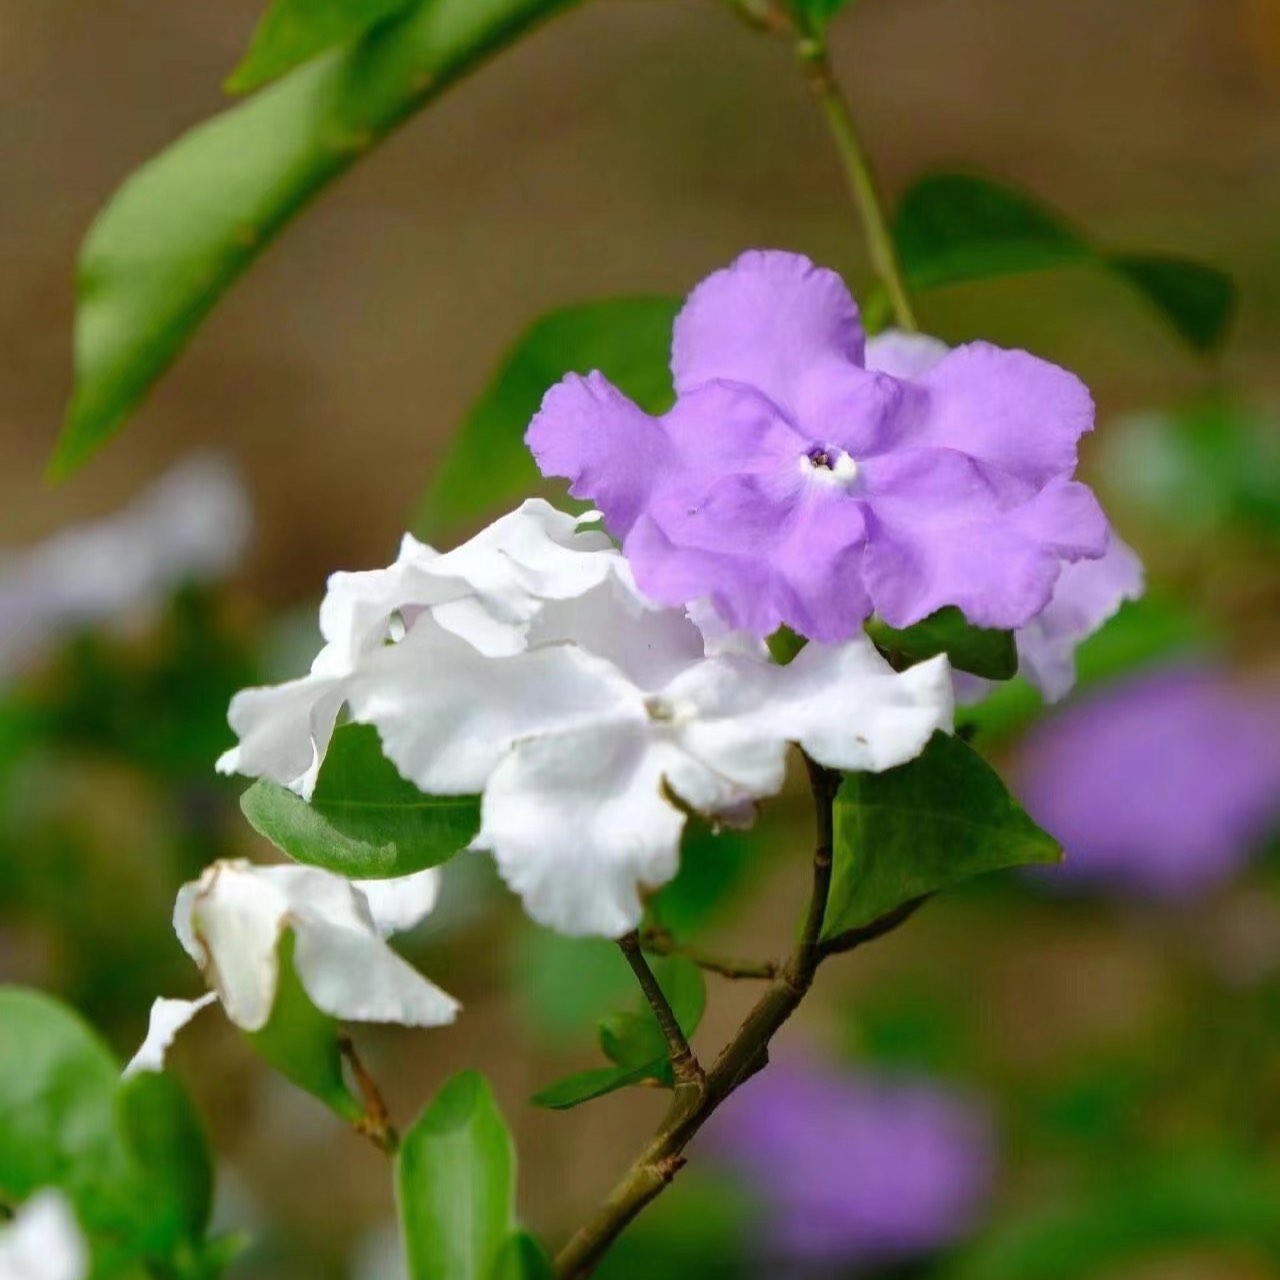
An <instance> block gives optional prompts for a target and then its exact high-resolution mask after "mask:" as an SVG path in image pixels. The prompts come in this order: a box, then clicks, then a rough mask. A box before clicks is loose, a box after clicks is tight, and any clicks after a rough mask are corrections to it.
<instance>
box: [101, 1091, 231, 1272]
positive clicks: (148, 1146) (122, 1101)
mask: <svg viewBox="0 0 1280 1280" xmlns="http://www.w3.org/2000/svg"><path fill="white" fill-rule="evenodd" d="M116 1106H117V1110H118V1113H119V1123H120V1131H121V1133H122V1135H123V1137H124V1142H125V1147H126V1148H127V1149H128V1151H129V1153H130V1154H131V1155H132V1157H133V1159H134V1160H135V1162H136V1163H137V1164H138V1166H139V1167H140V1168H141V1169H143V1170H144V1171H145V1174H146V1183H147V1188H148V1195H147V1209H148V1217H149V1219H150V1225H151V1228H152V1230H153V1232H155V1231H158V1232H159V1233H160V1237H161V1240H166V1239H173V1240H186V1241H188V1242H189V1243H190V1244H191V1245H192V1246H193V1249H194V1248H197V1247H198V1246H199V1244H200V1242H201V1241H202V1240H203V1239H204V1234H205V1231H206V1230H208V1227H209V1214H210V1210H211V1209H212V1205H213V1166H212V1164H211V1162H210V1158H209V1147H208V1142H207V1141H206V1139H205V1135H204V1129H203V1127H202V1126H201V1124H200V1119H199V1117H198V1116H197V1115H196V1111H195V1108H194V1107H193V1106H192V1105H191V1099H190V1097H188V1095H187V1092H186V1090H185V1089H183V1088H182V1086H181V1085H180V1084H179V1083H178V1081H177V1080H176V1079H174V1077H173V1076H170V1075H166V1074H162V1073H157V1072H152V1071H145V1072H142V1073H141V1074H140V1075H136V1076H133V1077H132V1078H130V1079H128V1080H125V1081H123V1082H122V1083H121V1085H120V1088H119V1091H118V1093H117V1098H116Z"/></svg>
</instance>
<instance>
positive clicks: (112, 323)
mask: <svg viewBox="0 0 1280 1280" xmlns="http://www.w3.org/2000/svg"><path fill="white" fill-rule="evenodd" d="M573 2H574V0H418V3H415V4H414V5H413V6H412V7H411V8H409V9H408V10H406V11H405V12H404V13H403V14H401V15H400V16H399V17H396V18H393V19H392V20H390V21H389V22H385V23H382V24H381V25H379V26H378V27H377V28H375V29H374V30H372V31H370V32H369V33H368V35H366V36H365V37H364V38H363V39H362V40H360V41H359V42H358V43H357V44H356V45H355V46H353V47H352V48H351V49H349V50H346V51H344V52H339V53H334V54H332V55H329V56H326V57H323V58H321V59H319V60H318V61H316V62H314V63H311V64H309V65H307V66H304V67H298V68H297V69H295V70H294V71H291V72H290V73H289V74H288V75H287V76H285V78H284V79H282V80H280V81H279V82H278V83H277V84H274V85H272V86H271V87H270V88H268V89H265V90H264V91H263V92H262V93H259V94H256V95H255V96H254V97H252V98H251V99H249V100H248V101H247V102H244V103H241V104H239V105H238V106H235V107H233V108H231V109H230V110H229V111H224V112H223V113H222V114H221V115H218V116H215V117H214V118H213V119H212V120H208V121H206V122H205V123H203V124H201V125H198V126H197V127H196V128H194V129H192V130H191V131H190V132H189V133H187V134H186V135H184V136H183V137H181V138H179V139H178V141H177V142H175V143H173V144H172V145H171V146H170V147H169V148H168V149H167V150H165V151H163V152H161V153H160V154H159V155H158V156H156V157H154V158H153V159H152V160H150V161H148V162H147V163H146V164H145V165H143V167H142V168H141V169H139V170H138V171H137V172H136V173H134V174H133V175H132V176H131V177H130V178H129V179H128V180H127V181H126V182H125V183H124V184H123V185H122V186H121V187H120V189H119V190H118V191H117V192H116V194H115V195H114V196H113V197H112V199H111V202H110V203H109V204H108V205H107V207H106V208H105V209H104V210H103V211H102V213H101V214H100V215H99V216H98V219H97V221H96V222H95V223H94V224H93V226H92V227H91V228H90V230H89V234H88V236H87V237H86V239H85V242H84V246H83V248H82V250H81V255H80V263H79V269H78V282H79V283H78V302H77V310H76V325H75V365H76V374H75V389H74V392H73V394H72V399H71V406H70V408H69V410H68V412H67V418H66V422H65V423H64V425H63V429H62V435H61V437H60V438H59V441H58V444H57V447H56V450H55V452H54V456H53V459H52V461H51V463H50V467H49V470H50V474H51V475H52V476H54V477H55V478H60V477H64V476H66V475H69V474H70V473H71V472H72V471H74V470H75V469H76V468H77V467H78V466H80V465H81V464H82V463H83V462H84V461H85V460H86V459H87V458H88V457H89V455H90V454H92V453H93V452H94V451H95V450H97V449H98V448H99V447H100V446H101V445H102V444H103V443H104V442H105V441H106V440H107V439H108V438H109V437H110V436H111V435H112V434H113V433H114V432H115V431H116V430H117V429H118V428H119V426H120V424H121V423H122V422H123V421H124V419H125V417H126V416H127V415H128V414H129V413H130V412H131V411H132V410H133V409H134V408H135V406H136V405H137V404H138V403H139V401H141V400H142V398H143V397H144V396H145V395H146V393H147V392H148V391H149V390H150V388H151V386H152V384H153V383H154V382H155V381H156V379H157V378H159V377H160V375H161V374H162V373H163V372H164V370H165V369H166V368H167V367H168V366H169V364H170V363H171V362H172V361H173V360H174V359H175V358H176V356H177V355H178V353H179V351H181V349H182V348H183V346H184V345H185V344H186V343H187V341H188V340H189V339H190V338H191V337H192V335H193V334H194V333H195V331H196V330H197V329H198V328H199V327H200V324H201V322H202V321H203V320H204V318H205V316H206V315H208V313H209V312H210V311H211V310H212V309H213V307H214V305H215V303H217V301H218V299H219V298H221V297H222V295H223V294H224V293H225V292H226V291H227V290H228V289H229V288H230V287H231V285H232V284H233V283H234V282H235V280H236V279H237V278H238V277H239V276H240V275H241V274H242V273H243V272H244V271H245V270H246V269H247V268H248V266H249V264H250V263H252V262H253V261H254V259H256V258H257V256H258V255H259V254H260V253H261V252H262V250H263V249H264V248H265V247H266V246H267V244H269V243H270V242H271V240H272V239H274V237H275V236H276V235H277V234H279V232H280V231H281V230H282V229H283V228H284V227H285V226H287V225H288V223H289V221H290V220H291V219H292V218H293V217H294V215H295V214H297V213H299V212H301V210H302V209H303V208H305V207H306V205H307V204H308V203H309V202H310V201H311V200H312V199H313V198H314V197H315V196H317V195H318V194H319V193H320V192H321V191H323V190H324V188H325V187H327V186H328V184H329V183H330V182H332V181H333V180H334V179H335V178H337V177H338V176H339V175H340V174H342V173H344V172H345V171H346V170H347V169H349V168H350V167H351V166H352V165H353V164H355V162H356V161H357V160H359V159H360V158H361V157H362V156H364V155H367V154H368V152H369V151H370V150H371V149H372V148H373V147H374V146H375V145H376V144H377V143H379V142H380V141H381V140H382V139H383V138H385V137H386V136H387V134H388V133H390V132H391V130H392V129H394V128H395V127H396V126H397V125H398V124H400V123H402V122H403V121H404V120H406V119H407V118H408V117H409V116H411V115H412V114H413V113H414V112H415V111H417V110H419V109H420V108H421V107H423V106H425V105H426V104H427V103H428V102H430V101H432V99H434V98H435V97H437V96H438V95H439V94H440V93H442V92H443V91H444V90H445V89H447V88H448V87H449V86H450V85H451V84H453V82H454V81H455V80H457V79H459V78H460V77H461V76H463V75H465V74H466V73H467V72H469V71H471V70H472V69H473V68H474V67H475V66H477V65H478V64H479V63H481V62H482V61H484V59H486V58H487V57H489V56H491V55H492V54H494V53H496V52H497V51H498V50H500V49H501V48H503V47H504V46H506V45H508V44H510V43H511V42H512V41H514V40H515V39H517V38H518V37H519V36H521V35H523V34H524V32H525V31H527V30H528V29H529V28H530V27H532V26H533V25H534V24H536V23H538V22H540V21H542V20H543V19H545V18H548V17H550V16H551V15H552V14H554V13H558V12H560V11H561V10H563V9H566V8H568V7H569V6H570V5H571V4H572V3H573Z"/></svg>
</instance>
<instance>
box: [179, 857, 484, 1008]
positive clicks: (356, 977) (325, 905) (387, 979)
mask: <svg viewBox="0 0 1280 1280" xmlns="http://www.w3.org/2000/svg"><path fill="white" fill-rule="evenodd" d="M411 879H413V880H414V881H415V882H416V883H415V884H414V885H413V886H411V887H410V893H411V894H413V895H415V897H416V905H417V906H421V904H422V901H423V897H424V892H423V890H424V882H423V881H421V880H419V878H418V877H411ZM180 906H185V907H186V908H187V909H188V910H189V916H190V920H189V937H190V939H191V945H190V946H188V949H189V950H190V949H192V947H194V948H195V950H196V951H197V953H198V958H199V959H200V962H201V967H202V969H203V970H204V973H205V977H206V979H207V980H208V981H209V982H210V984H211V985H212V986H213V987H214V989H215V990H216V991H217V993H218V995H219V997H220V999H221V1000H222V1004H223V1007H224V1008H225V1009H226V1012H227V1016H228V1017H229V1018H230V1019H231V1021H232V1022H234V1023H236V1025H237V1026H239V1027H242V1028H243V1029H244V1030H246V1031H259V1030H261V1029H262V1027H263V1026H265V1025H266V1022H267V1020H268V1018H269V1017H270V1016H271V1009H272V1006H273V1005H274V1004H275V996H276V989H277V984H278V981H279V959H278V945H279V941H280V938H281V936H282V935H283V933H284V932H285V930H288V929H291V930H292V931H293V934H294V951H293V962H294V967H295V969H296V970H297V973H298V978H299V980H300V981H301V982H302V985H303V987H304V988H305V990H306V992H307V994H308V995H309V996H310V998H311V1000H312V1001H313V1002H314V1003H315V1005H316V1006H317V1007H318V1008H319V1009H321V1010H323V1011H324V1012H325V1013H329V1014H332V1015H333V1016H334V1017H336V1018H345V1019H351V1020H353V1021H363V1022H399V1023H402V1024H404V1025H406V1026H437V1025H440V1024H441V1023H445V1022H451V1021H452V1020H453V1018H454V1016H455V1015H456V1013H457V1008H458V1006H457V1003H456V1002H455V1001H454V1000H453V999H452V997H450V996H448V995H446V994H445V993H444V992H443V991H441V990H440V989H439V988H438V987H436V986H435V985H433V984H432V983H430V982H428V981H427V980H426V979H425V978H424V977H422V975H421V974H419V973H418V972H417V971H416V970H415V969H414V968H413V967H412V966H411V965H409V964H408V963H407V962H406V961H404V960H403V959H402V958H401V957H400V956H398V955H397V954H396V953H395V952H394V951H392V950H391V948H390V947H388V946H387V944H386V942H385V940H384V939H383V936H382V934H381V932H380V931H379V928H378V925H377V924H376V923H375V921H374V918H373V914H372V912H371V910H370V907H369V903H368V900H367V899H366V897H365V896H364V894H363V893H361V892H360V890H358V889H357V888H356V887H355V886H354V885H353V884H352V883H351V881H349V880H346V879H344V878H343V877H341V876H336V875H331V874H330V873H329V872H327V871H321V870H319V869H317V868H315V867H300V866H270V867H258V866H253V865H251V864H250V863H247V862H220V863H215V864H214V865H213V866H212V867H210V868H209V869H208V870H207V871H206V872H205V874H204V875H203V876H202V877H201V879H200V881H199V882H198V883H197V884H196V885H195V886H186V887H185V890H184V896H183V897H182V898H180ZM180 936H181V935H180ZM187 943H188V939H187V938H185V937H184V945H187Z"/></svg>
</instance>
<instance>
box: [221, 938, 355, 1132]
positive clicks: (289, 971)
mask: <svg viewBox="0 0 1280 1280" xmlns="http://www.w3.org/2000/svg"><path fill="white" fill-rule="evenodd" d="M293 950H294V935H293V930H292V929H287V930H285V932H284V934H283V935H282V936H281V938H280V947H279V957H278V960H279V965H280V977H279V980H278V982H277V983H276V1002H275V1004H274V1005H272V1007H271V1017H270V1018H269V1019H268V1020H267V1024H266V1026H264V1027H263V1028H262V1030H261V1031H247V1032H245V1037H246V1039H248V1041H249V1043H250V1044H252V1045H253V1047H254V1049H255V1051H256V1052H257V1053H258V1055H259V1056H260V1057H261V1058H262V1059H263V1060H264V1061H266V1062H268V1063H269V1064H270V1065H271V1066H273V1067H274V1068H275V1069H276V1070H277V1071H278V1072H280V1074H281V1075H282V1076H284V1077H285V1078H286V1079H287V1080H291V1081H292V1082H293V1083H294V1084H296V1085H297V1086H298V1088H300V1089H305V1090H306V1092H307V1093H309V1094H311V1095H312V1096H313V1097H316V1098H319V1099H320V1101H321V1102H323V1103H324V1104H325V1106H327V1107H329V1108H330V1109H331V1110H332V1111H334V1112H335V1113H336V1114H338V1115H339V1116H341V1117H342V1118H343V1119H344V1120H347V1121H349V1122H354V1121H356V1120H359V1119H360V1117H361V1116H362V1115H363V1114H364V1108H363V1107H362V1106H361V1104H360V1103H359V1102H358V1101H357V1100H356V1098H355V1097H354V1096H353V1095H352V1093H351V1091H350V1089H348V1088H347V1082H346V1078H345V1076H344V1075H343V1070H342V1049H341V1043H342V1041H341V1031H340V1029H339V1026H338V1022H337V1020H336V1019H334V1018H331V1017H330V1016H329V1015H328V1014H327V1013H322V1012H321V1011H320V1010H319V1009H317V1008H316V1006H315V1005H314V1004H313V1003H312V1002H311V997H310V996H308V995H307V993H306V990H305V989H304V988H303V985H302V982H301V980H300V979H299V977H298V971H297V969H296V968H295V967H294V963H293Z"/></svg>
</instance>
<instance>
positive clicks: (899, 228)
mask: <svg viewBox="0 0 1280 1280" xmlns="http://www.w3.org/2000/svg"><path fill="white" fill-rule="evenodd" d="M893 234H894V240H895V242H896V243H897V246H898V252H899V255H900V256H901V259H902V263H903V268H904V270H905V271H906V274H907V277H908V280H909V282H910V284H911V285H912V286H913V287H914V288H916V289H931V288H936V287H937V286H939V285H946V284H956V283H959V282H961V281H965V280H982V279H988V278H990V277H993V276H1000V275H1009V274H1014V273H1018V272H1024V271H1039V270H1043V269H1045V268H1050V267H1061V266H1070V265H1085V266H1093V267H1098V268H1101V269H1102V270H1104V271H1107V272H1109V273H1110V274H1111V275H1113V276H1115V277H1116V278H1118V279H1120V280H1122V281H1123V282H1124V283H1125V284H1127V285H1128V286H1129V287H1130V288H1132V289H1135V290H1136V291H1137V292H1138V293H1140V294H1142V295H1143V296H1144V297H1145V298H1146V299H1147V301H1148V302H1150V303H1151V304H1152V305H1153V306H1154V307H1155V308H1156V309H1157V310H1158V311H1159V312H1160V313H1161V314H1162V315H1163V316H1164V318H1165V319H1166V320H1167V321H1168V322H1169V323H1170V324H1171V325H1172V326H1173V328H1174V329H1175V330H1176V331H1177V332H1178V334H1179V335H1180V336H1181V337H1182V338H1183V339H1184V340H1185V341H1186V342H1188V343H1189V344H1190V345H1191V346H1192V347H1194V348H1196V349H1197V350H1209V349H1211V348H1213V347H1215V346H1217V345H1218V343H1219V342H1221V340H1222V338H1223V337H1224V335H1225V334H1226V330H1227V327H1228V325H1229V323H1230V321H1231V317H1232V314H1233V312H1234V310H1235V298H1236V290H1235V286H1234V284H1233V282H1232V280H1231V278H1230V277H1229V276H1228V275H1226V274H1225V273H1224V272H1222V271H1219V270H1217V269H1216V268H1214V267H1210V266H1206V265H1204V264H1202V263H1197V262H1190V261H1187V260H1185V259H1182V258H1176V257H1170V256H1167V255H1157V254H1141V253H1128V252H1114V251H1111V250H1110V249H1108V248H1106V247H1104V246H1102V245H1100V244H1099V243H1098V242H1097V241H1096V240H1094V239H1093V238H1092V237H1090V236H1089V235H1088V234H1087V233H1086V232H1084V231H1082V230H1081V229H1080V228H1078V227H1076V226H1075V225H1074V224H1073V223H1072V222H1070V221H1069V220H1068V219H1066V218H1064V217H1063V216H1062V215H1061V214H1059V213H1057V212H1056V211H1055V210H1053V209H1051V208H1049V207H1048V206H1046V205H1044V204H1042V203H1041V202H1040V201H1038V200H1036V199H1035V198H1033V197H1032V196H1029V195H1027V194H1025V193H1024V192H1021V191H1018V190H1017V189H1015V188H1013V187H1009V186H1006V185H1004V184H1002V183H997V182H992V181H989V180H988V179H985V178H978V177H974V176H971V175H967V174H958V173H937V174H929V175H926V176H925V177H923V178H921V179H920V180H919V181H917V182H916V183H915V184H914V185H913V186H912V187H911V188H910V189H909V190H908V191H907V192H906V194H905V195H904V196H903V197H902V200H901V202H900V204H899V206H898V211H897V214H896V217H895V219H894V228H893Z"/></svg>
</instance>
